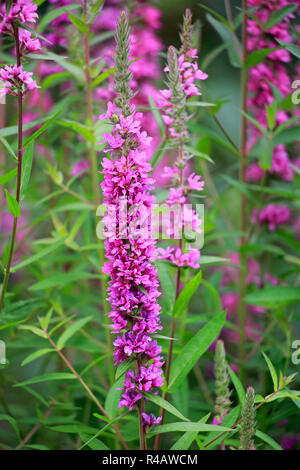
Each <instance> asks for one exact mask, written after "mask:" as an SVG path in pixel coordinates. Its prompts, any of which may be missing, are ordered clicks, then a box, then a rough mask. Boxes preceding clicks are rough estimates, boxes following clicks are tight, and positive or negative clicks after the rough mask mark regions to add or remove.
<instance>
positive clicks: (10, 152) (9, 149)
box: [0, 135, 18, 162]
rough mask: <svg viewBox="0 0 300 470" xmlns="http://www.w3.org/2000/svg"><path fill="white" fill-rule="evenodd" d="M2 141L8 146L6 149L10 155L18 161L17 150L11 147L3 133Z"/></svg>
mask: <svg viewBox="0 0 300 470" xmlns="http://www.w3.org/2000/svg"><path fill="white" fill-rule="evenodd" d="M0 141H1V142H2V144H3V145H4V147H5V148H6V150H7V151H8V153H9V154H10V156H11V157H12V158H13V159H14V160H15V161H16V162H17V161H18V158H17V157H16V155H15V152H14V151H13V149H12V148H11V146H10V145H9V143H8V142H7V140H6V139H5V138H4V137H3V136H2V135H0Z"/></svg>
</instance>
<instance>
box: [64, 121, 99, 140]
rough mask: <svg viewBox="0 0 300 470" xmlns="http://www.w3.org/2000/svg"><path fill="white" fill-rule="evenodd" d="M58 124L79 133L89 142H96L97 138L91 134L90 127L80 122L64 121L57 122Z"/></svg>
mask: <svg viewBox="0 0 300 470" xmlns="http://www.w3.org/2000/svg"><path fill="white" fill-rule="evenodd" d="M57 124H59V125H60V126H63V127H67V128H69V129H73V131H75V132H77V134H80V135H82V137H84V138H85V140H88V141H89V142H95V136H94V134H93V133H92V132H91V130H90V129H89V127H87V126H85V125H83V124H81V123H80V122H76V121H71V120H69V119H64V120H59V121H57Z"/></svg>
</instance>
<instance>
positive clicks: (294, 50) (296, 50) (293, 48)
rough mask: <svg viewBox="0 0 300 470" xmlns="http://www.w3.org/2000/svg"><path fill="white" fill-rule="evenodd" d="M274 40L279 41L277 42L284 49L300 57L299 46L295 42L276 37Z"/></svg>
mask: <svg viewBox="0 0 300 470" xmlns="http://www.w3.org/2000/svg"><path fill="white" fill-rule="evenodd" d="M276 41H277V42H279V44H280V45H281V46H283V47H284V48H285V49H287V50H288V51H289V52H290V53H291V54H293V55H294V56H296V57H297V58H298V59H300V47H299V46H296V44H293V43H289V42H284V41H280V40H279V39H276Z"/></svg>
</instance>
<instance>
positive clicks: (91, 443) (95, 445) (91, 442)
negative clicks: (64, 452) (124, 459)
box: [79, 433, 109, 450]
mask: <svg viewBox="0 0 300 470" xmlns="http://www.w3.org/2000/svg"><path fill="white" fill-rule="evenodd" d="M79 435H80V437H81V439H82V441H83V442H84V443H85V444H86V445H87V446H88V447H89V448H90V449H92V450H109V447H107V446H106V445H105V444H104V443H103V442H102V441H100V440H99V439H96V438H94V439H91V438H90V436H89V435H87V434H83V433H80V434H79Z"/></svg>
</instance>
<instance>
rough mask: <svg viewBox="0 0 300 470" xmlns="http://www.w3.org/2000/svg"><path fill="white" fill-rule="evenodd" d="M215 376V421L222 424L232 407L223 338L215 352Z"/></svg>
mask: <svg viewBox="0 0 300 470" xmlns="http://www.w3.org/2000/svg"><path fill="white" fill-rule="evenodd" d="M215 377H216V396H217V397H216V404H215V412H216V416H215V421H216V422H217V424H220V423H221V422H222V421H223V419H224V418H225V416H226V415H227V414H228V410H229V407H230V403H231V402H230V399H229V397H230V395H231V392H230V390H229V375H228V371H227V364H226V354H225V349H224V343H223V341H222V340H219V341H218V342H217V346H216V352H215Z"/></svg>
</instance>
